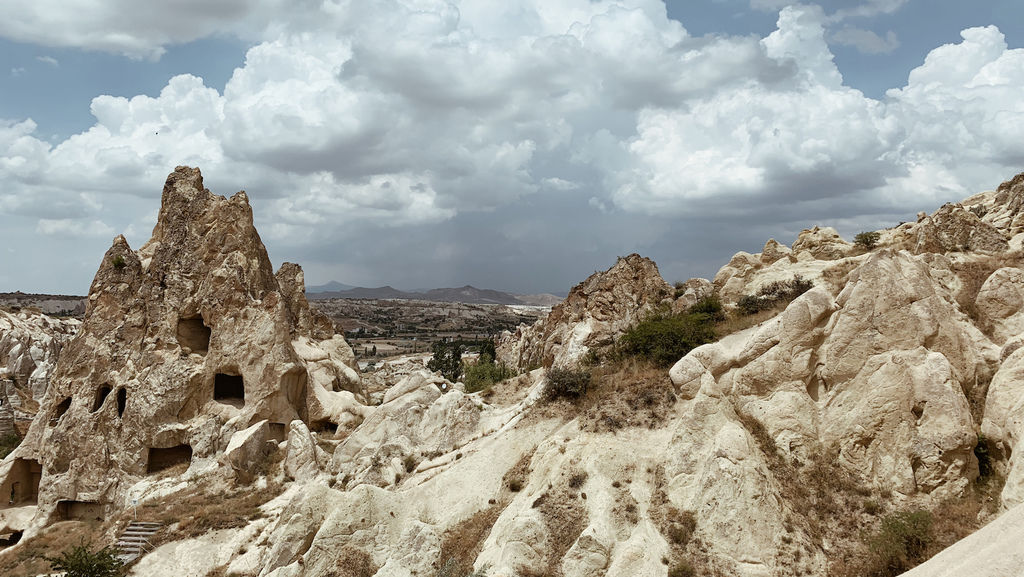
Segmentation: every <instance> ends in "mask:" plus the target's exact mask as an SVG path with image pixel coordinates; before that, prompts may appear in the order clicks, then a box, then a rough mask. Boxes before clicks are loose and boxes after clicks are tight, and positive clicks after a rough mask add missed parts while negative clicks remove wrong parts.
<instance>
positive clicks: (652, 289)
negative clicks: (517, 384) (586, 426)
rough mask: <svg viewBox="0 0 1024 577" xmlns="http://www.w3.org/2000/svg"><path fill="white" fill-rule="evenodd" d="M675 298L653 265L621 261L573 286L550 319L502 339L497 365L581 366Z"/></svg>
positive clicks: (646, 261)
mask: <svg viewBox="0 0 1024 577" xmlns="http://www.w3.org/2000/svg"><path fill="white" fill-rule="evenodd" d="M672 294H673V291H672V287H671V286H669V284H668V283H667V282H665V279H663V278H661V274H660V273H659V272H658V266H657V265H656V264H654V261H652V260H650V259H648V258H644V257H642V256H640V255H638V254H631V255H629V256H626V257H621V258H619V260H618V262H616V263H615V266H613V267H611V268H610V269H608V270H606V271H604V272H598V273H594V274H593V275H591V276H590V277H589V278H587V280H585V281H583V282H581V283H580V284H578V285H576V286H574V287H573V288H572V290H571V291H569V296H568V297H566V299H565V300H564V301H562V303H561V304H559V305H557V306H556V307H554V308H553V309H551V313H550V314H548V316H547V318H545V319H542V320H540V321H538V322H537V323H535V324H534V325H532V326H524V325H520V326H519V328H518V329H517V330H516V332H515V333H514V334H505V335H503V336H502V337H501V338H500V339H499V341H498V349H497V353H498V360H500V361H501V362H504V363H505V364H507V365H508V366H510V367H514V368H517V369H520V370H522V369H526V368H532V367H540V366H545V367H550V366H568V365H573V364H576V363H579V361H580V360H582V359H583V358H584V357H585V356H586V355H587V353H588V352H589V351H590V350H596V349H600V348H605V347H608V346H610V345H612V344H613V343H614V342H615V339H616V338H617V337H618V336H620V335H622V333H623V332H624V331H625V330H626V329H628V328H629V327H630V326H632V325H634V324H636V323H637V322H638V321H639V320H640V319H642V318H643V317H644V315H645V314H647V313H648V312H650V311H651V310H652V309H653V308H654V307H655V306H657V305H658V304H660V303H662V302H667V303H671V302H672V301H671V297H672Z"/></svg>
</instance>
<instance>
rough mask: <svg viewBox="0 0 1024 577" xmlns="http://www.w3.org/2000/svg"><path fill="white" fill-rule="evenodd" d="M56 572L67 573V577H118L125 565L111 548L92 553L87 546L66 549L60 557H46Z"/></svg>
mask: <svg viewBox="0 0 1024 577" xmlns="http://www.w3.org/2000/svg"><path fill="white" fill-rule="evenodd" d="M45 559H46V560H47V561H49V562H50V567H51V568H52V569H53V570H54V571H65V572H66V573H65V577H116V576H117V575H120V574H121V569H122V567H124V563H122V562H121V560H120V559H118V558H117V552H116V551H114V550H113V549H111V548H110V547H104V548H102V549H100V550H98V551H92V550H90V549H89V547H88V546H87V545H85V544H82V545H78V546H75V547H72V548H71V549H66V550H64V552H62V553H61V554H60V556H58V557H45Z"/></svg>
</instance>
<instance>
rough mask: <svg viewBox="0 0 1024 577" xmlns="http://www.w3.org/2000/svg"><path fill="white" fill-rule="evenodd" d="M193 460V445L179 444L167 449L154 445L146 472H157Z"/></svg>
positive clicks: (150, 451)
mask: <svg viewBox="0 0 1024 577" xmlns="http://www.w3.org/2000/svg"><path fill="white" fill-rule="evenodd" d="M191 462H192V447H191V446H190V445H178V446H177V447H168V448H166V449H161V448H156V447H153V448H151V449H150V450H149V461H147V462H146V473H147V474H148V473H156V472H159V471H163V470H164V469H170V468H171V467H173V466H175V465H180V464H182V463H191Z"/></svg>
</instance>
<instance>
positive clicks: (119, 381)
mask: <svg viewBox="0 0 1024 577" xmlns="http://www.w3.org/2000/svg"><path fill="white" fill-rule="evenodd" d="M1022 198H1024V176H1022V177H1018V178H1016V179H1014V180H1013V181H1011V182H1010V183H1006V184H1004V185H1002V186H1000V187H999V189H997V191H994V192H990V193H983V194H981V195H976V196H974V197H971V198H970V199H967V200H965V201H964V202H963V203H961V204H957V205H946V206H944V207H942V208H940V209H939V210H938V211H937V212H936V213H935V214H933V215H931V216H928V215H923V216H922V217H921V218H920V219H919V220H918V222H915V223H904V224H901V225H899V226H897V227H895V228H893V229H888V230H886V231H882V233H881V234H880V241H879V246H878V247H877V248H873V249H870V250H869V249H868V248H867V247H860V246H855V245H853V244H850V243H848V242H846V241H844V240H843V239H841V238H839V236H838V234H837V233H835V231H834V230H832V229H829V228H822V227H815V228H812V229H808V230H806V231H804V232H802V233H801V234H800V236H799V237H798V239H797V242H795V243H794V245H793V247H792V248H788V247H785V246H783V245H781V244H779V243H778V242H776V241H769V242H768V243H767V244H766V245H765V247H764V249H763V251H762V252H761V253H759V254H747V253H739V254H737V255H736V256H734V257H733V258H732V259H731V260H730V262H729V263H728V264H727V265H726V266H725V267H723V268H722V269H721V270H720V271H719V273H718V275H716V277H715V281H714V283H713V284H712V283H710V282H708V281H701V280H699V279H694V280H693V281H690V282H688V283H685V284H684V285H682V286H681V287H679V288H678V289H677V290H673V289H672V287H670V286H669V285H668V284H667V283H665V281H664V280H663V279H662V278H661V276H660V274H659V273H658V270H657V267H656V266H655V265H654V263H653V262H651V261H650V260H648V259H645V258H642V257H640V256H638V255H630V256H628V257H625V258H620V259H619V260H618V262H617V263H616V264H615V265H614V266H613V267H611V268H610V269H609V270H608V271H605V272H600V273H596V274H595V275H593V276H591V277H590V278H588V279H587V280H586V281H584V282H583V283H581V284H580V285H578V286H576V287H575V288H573V290H572V291H571V292H570V294H569V296H568V298H567V299H566V300H565V301H564V302H563V303H562V304H560V305H558V306H557V307H555V308H554V309H553V310H552V312H551V314H550V315H549V316H548V317H547V318H546V319H543V320H541V321H538V322H537V323H536V324H535V325H533V326H530V327H526V326H521V327H520V328H519V329H518V331H517V332H516V333H515V334H506V335H504V336H503V337H502V339H501V342H500V343H499V347H498V353H499V359H500V360H504V362H506V363H508V364H509V365H510V366H515V367H517V368H519V369H533V370H530V371H529V372H525V371H524V372H523V373H522V374H520V375H519V376H517V377H515V378H513V379H510V380H507V381H504V382H502V383H499V384H497V385H495V386H494V388H493V389H491V390H490V391H489V392H487V393H474V394H466V393H464V392H463V391H462V390H460V389H459V388H458V387H453V386H451V383H448V382H447V381H444V380H443V379H441V378H440V377H438V376H437V375H434V374H431V373H430V372H429V371H426V370H423V369H422V367H421V366H419V364H418V363H404V364H402V365H401V366H399V365H396V366H395V367H392V368H391V369H388V370H385V371H382V372H381V374H380V375H378V378H379V379H381V380H380V381H379V382H375V383H374V385H373V393H374V400H375V402H374V403H373V405H372V406H371V405H366V404H364V402H365V395H364V393H363V389H362V388H361V385H360V382H359V379H358V375H357V374H356V373H355V371H354V370H353V369H354V367H353V364H352V358H351V351H349V350H348V347H347V345H346V344H345V342H344V340H342V339H341V338H340V337H336V336H333V335H332V334H331V330H330V327H329V324H328V323H326V322H325V321H324V320H323V319H322V318H321V317H320V316H319V315H317V314H315V313H314V312H312V311H310V309H309V307H308V305H307V304H306V302H305V299H304V298H303V297H302V292H303V291H302V285H303V281H302V274H301V270H300V269H299V268H298V267H297V266H295V265H289V264H286V265H283V266H282V267H281V269H280V270H279V271H278V273H277V274H276V275H275V274H273V272H272V271H271V269H270V265H269V260H268V258H267V255H266V252H265V250H264V249H263V247H262V244H260V242H259V237H258V235H257V234H256V232H255V230H254V229H253V228H252V217H251V213H250V210H249V207H248V203H247V202H246V200H245V197H244V194H242V193H239V195H236V196H235V197H233V198H232V199H230V200H228V199H223V198H218V197H214V196H213V195H211V194H209V193H208V192H207V191H205V189H203V187H202V182H201V178H200V176H199V173H198V171H196V170H192V169H185V168H181V169H178V170H176V171H175V173H174V174H172V175H171V177H170V178H169V179H168V183H167V186H166V187H165V190H164V199H163V205H162V208H161V214H160V220H159V224H158V225H157V227H156V229H155V230H154V235H153V239H152V240H151V241H150V242H149V243H147V244H146V245H145V246H144V247H143V248H142V249H140V250H139V251H138V252H134V251H132V250H131V249H129V248H128V246H127V244H126V243H125V242H124V239H123V238H118V239H117V240H116V241H115V244H114V247H113V248H112V249H111V250H110V251H108V253H107V255H106V256H105V257H104V261H103V265H102V266H101V268H100V271H99V272H98V273H97V277H96V281H95V282H94V284H93V287H92V289H91V291H90V297H89V310H88V311H87V315H86V319H85V321H84V323H83V325H82V328H81V330H80V331H79V334H78V335H77V336H76V337H75V339H74V340H73V341H72V342H71V343H70V344H69V345H68V346H67V347H66V348H65V350H64V352H63V353H62V354H61V357H60V360H59V362H58V366H57V369H56V371H55V372H54V374H53V377H52V379H51V386H50V388H49V390H48V392H47V393H46V395H45V397H44V399H43V402H42V409H41V412H40V415H39V416H38V417H37V418H36V419H35V420H34V421H33V423H32V426H31V428H30V430H29V434H28V436H27V438H26V439H25V443H24V444H23V445H22V447H20V448H19V449H18V450H17V451H16V452H15V453H14V454H13V455H12V456H10V457H8V458H7V459H6V460H5V461H4V462H3V464H2V465H0V479H2V481H3V483H4V484H3V485H2V486H0V490H3V491H5V492H6V491H11V490H12V489H14V491H13V493H14V498H12V500H15V501H17V503H16V504H21V503H22V502H27V501H30V499H29V498H28V495H29V493H30V491H26V490H25V489H24V488H23V487H24V486H25V485H31V483H32V482H33V480H35V481H38V482H39V491H38V493H39V495H38V504H31V505H27V506H22V507H13V508H12V507H9V508H7V509H5V510H3V511H0V519H4V520H5V523H6V526H7V527H8V528H10V529H14V528H16V527H24V528H26V529H27V530H26V537H25V540H23V542H22V543H20V544H18V545H16V546H15V547H14V548H13V549H15V550H16V549H17V548H20V547H27V546H29V545H30V544H31V543H32V539H31V537H32V531H34V530H37V529H38V528H40V527H42V526H43V525H44V524H46V523H47V522H49V521H52V520H56V519H58V518H62V517H75V516H76V514H80V513H81V512H82V511H89V512H93V511H95V510H96V509H97V508H99V509H101V510H102V511H103V512H107V513H109V512H114V513H116V512H118V511H119V510H121V509H123V508H124V506H123V503H124V500H125V499H126V498H127V497H133V496H138V497H139V498H140V499H141V500H142V501H143V502H149V503H163V504H164V506H166V507H173V506H174V503H173V500H174V499H175V498H176V496H177V495H178V494H179V493H180V492H183V491H184V490H185V489H183V487H188V488H189V490H194V491H200V492H201V493H202V494H204V495H208V496H210V495H215V496H216V497H212V498H216V499H221V498H224V499H232V498H240V497H238V495H239V494H241V495H246V494H248V493H249V492H253V491H258V490H266V491H271V493H272V494H271V495H270V497H268V499H269V500H266V502H264V503H262V504H261V505H259V508H258V514H255V515H253V516H252V517H251V518H250V519H249V521H248V522H247V523H243V524H241V525H230V526H228V527H226V528H223V529H219V530H215V531H209V532H206V533H205V534H203V533H200V534H198V535H195V534H193V535H188V536H176V538H174V539H169V542H167V543H165V544H163V545H162V546H160V547H159V548H158V549H157V550H156V551H154V552H153V553H151V554H149V555H147V556H145V557H143V558H142V559H141V560H140V561H139V563H138V564H137V565H135V566H134V567H133V568H132V573H131V575H135V576H138V577H141V576H143V575H145V576H147V577H152V576H157V577H161V576H171V575H174V576H178V575H181V574H183V573H184V572H185V571H190V572H191V573H190V574H193V575H197V576H198V575H202V576H204V577H205V576H208V575H216V574H241V575H258V576H260V577H302V576H310V577H312V576H317V577H319V576H323V575H331V574H332V572H336V571H339V568H344V569H345V570H346V571H348V572H349V573H352V572H357V573H358V574H365V575H376V576H377V577H392V576H394V577H398V576H401V577H406V576H409V575H437V574H444V575H455V574H456V572H458V575H460V577H461V575H465V574H467V573H469V572H470V571H472V570H473V569H481V568H483V567H487V568H488V573H487V574H488V575H489V576H490V577H513V576H516V575H523V574H535V575H536V574H558V575H562V576H563V577H583V576H591V575H597V576H604V577H619V576H633V575H665V574H666V572H667V571H668V566H675V565H676V564H679V563H681V562H683V561H693V563H694V564H695V565H697V566H698V567H699V569H700V570H701V571H705V572H707V573H709V574H714V572H715V571H718V572H719V573H720V574H727V575H739V576H742V577H768V576H789V575H825V574H828V572H829V571H830V564H831V563H833V562H835V561H837V559H838V557H841V556H842V554H843V552H844V551H847V550H848V548H849V547H850V546H852V545H851V544H856V543H859V540H860V538H861V535H862V534H865V533H866V532H867V531H869V530H870V529H871V528H872V527H873V526H876V525H877V524H878V518H877V517H876V516H875V513H871V512H868V510H867V509H868V508H869V507H868V505H869V504H873V506H872V508H882V509H884V510H887V511H893V510H897V509H899V508H906V507H936V506H938V504H940V503H943V502H945V501H946V500H947V499H956V498H959V497H960V496H962V495H964V494H967V493H969V492H970V491H969V487H970V485H971V483H972V482H973V481H974V480H975V479H976V478H977V477H978V475H979V461H978V459H977V458H976V454H975V450H976V448H977V447H978V444H979V442H980V441H979V436H978V433H979V431H980V432H981V433H983V435H984V437H985V438H986V440H985V443H986V445H985V446H986V447H991V453H990V455H991V459H992V464H993V466H994V467H995V468H996V469H999V470H1000V471H1003V472H1005V473H1006V474H1007V477H1008V480H1007V482H1006V485H1005V488H1004V489H1003V491H1002V496H1001V502H1000V503H999V505H1000V506H1001V507H1003V508H1004V509H1010V510H1009V513H1007V514H1006V515H1004V517H1002V518H1000V519H998V520H997V521H996V523H997V524H999V530H1000V531H1002V533H1000V535H1003V534H1005V535H1013V536H1016V535H1017V534H1018V533H1019V532H1020V531H1019V529H1020V527H1019V525H1020V506H1019V505H1018V506H1016V507H1015V508H1012V507H1014V506H1015V504H1017V503H1021V502H1022V501H1024V458H1021V457H1020V454H1022V453H1024V451H1021V450H1020V445H1019V443H1020V439H1021V438H1022V435H1024V401H1022V399H1024V390H1022V387H1021V385H1020V383H1021V382H1024V347H1022V346H1021V344H1024V334H1022V330H1024V324H1022V322H1024V316H1022V315H1024V313H1022V312H1021V307H1022V305H1024V288H1022V282H1024V281H1022V280H1021V278H1020V270H1021V269H1020V265H1021V263H1022V258H1021V253H1020V246H1021V240H1022V239H1024V237H1022V236H1021V235H1022V233H1021V230H1022V228H1024V226H1022V224H1024V221H1022V218H1024V217H1021V216H1020V212H1021V207H1022V206H1024V200H1022ZM979 207H980V208H979ZM795 276H801V277H803V278H805V279H809V280H811V281H812V282H813V283H814V285H815V286H814V287H813V288H812V289H811V290H809V291H807V292H805V293H803V294H802V295H800V296H799V297H797V298H795V299H794V300H792V301H791V302H789V303H788V304H785V305H779V312H778V314H776V316H775V317H774V318H769V319H767V320H764V321H763V322H760V323H759V324H753V323H751V325H752V326H749V328H746V329H742V330H737V332H735V333H733V334H729V335H727V336H724V338H722V339H720V340H719V341H718V342H715V343H711V344H707V345H704V346H701V347H699V348H697V349H694V350H693V351H691V352H690V353H689V354H687V355H686V356H685V357H683V358H682V359H680V360H679V361H678V362H677V363H676V364H675V366H673V367H672V369H671V370H670V371H668V374H667V375H666V374H665V372H663V371H655V370H653V369H651V370H650V371H649V372H642V371H643V370H642V369H636V370H638V371H641V372H640V373H629V372H628V370H627V369H626V368H623V367H617V368H616V367H614V366H607V365H606V366H602V367H599V368H598V369H595V372H596V374H597V375H598V376H599V377H600V378H602V379H603V381H602V382H601V385H600V388H598V389H597V390H596V392H594V396H591V397H588V398H587V399H586V402H581V403H577V404H574V403H571V402H568V401H552V400H550V399H549V398H547V397H546V396H545V394H544V388H545V385H546V380H547V370H548V369H549V368H551V367H565V366H572V365H579V364H581V362H582V361H584V360H585V359H586V360H587V361H588V362H589V361H593V356H597V355H589V354H588V353H590V352H591V351H594V352H598V353H600V352H602V351H604V350H605V349H606V348H608V347H610V346H612V345H613V344H614V341H615V339H617V338H618V337H619V336H621V335H622V334H623V333H624V332H625V331H626V330H628V329H629V328H630V327H632V326H633V325H634V324H635V323H636V322H638V321H639V320H640V319H642V318H643V317H644V315H646V314H647V313H648V312H649V311H651V310H653V309H654V308H655V307H660V306H664V307H666V309H669V308H671V309H672V310H676V311H680V310H683V309H685V308H686V307H687V306H689V305H691V304H692V303H693V302H696V300H697V299H699V298H701V297H702V296H704V295H706V294H708V293H709V292H715V293H717V295H718V296H719V297H720V298H721V299H722V300H723V301H724V302H725V303H726V304H727V305H729V306H732V305H733V303H735V302H736V301H737V300H738V299H739V298H741V297H742V296H743V295H750V294H755V293H756V292H757V291H758V290H759V289H760V288H761V287H764V286H766V285H768V284H769V283H775V282H777V281H788V280H790V279H792V278H794V277H795ZM759 318H763V317H759ZM588 357H590V358H588ZM534 367H539V368H534ZM614 371H618V372H614ZM595 378H598V377H595ZM376 401H379V404H377V402H376ZM653 406H657V407H658V408H659V410H660V411H661V412H660V413H659V416H658V418H657V419H656V420H653V421H651V422H649V423H648V424H646V425H645V426H643V427H640V426H632V425H627V426H624V425H622V423H623V422H626V420H624V419H621V418H620V417H622V416H623V415H622V414H620V413H622V412H627V411H630V412H636V413H640V412H643V411H647V410H649V409H651V407H653ZM268 453H273V454H275V455H277V457H279V458H276V460H270V459H268V458H267V457H266V455H267V454H268ZM186 456H187V458H186ZM185 461H188V463H189V464H188V466H187V469H186V468H185V465H184V462H185ZM176 463H181V466H180V467H179V468H178V469H175V470H173V472H172V473H165V474H169V475H171V478H170V479H169V480H167V481H160V480H158V478H159V475H157V476H152V473H153V471H154V470H155V469H162V468H164V467H172V468H173V467H174V466H175V464H176ZM257 465H258V466H257ZM246 474H248V475H250V476H252V477H258V479H257V480H255V481H253V482H252V483H251V484H247V485H245V486H244V487H240V485H238V483H236V482H235V481H234V480H233V479H234V478H235V477H238V478H241V477H242V476H245V475H246ZM154 479H156V480H154ZM182 481H187V482H186V483H182ZM14 483H20V485H18V486H15V485H14ZM225 487H229V488H232V487H233V491H232V490H230V489H228V490H225ZM259 488H262V489H259ZM883 495H884V497H883ZM878 500H881V501H878ZM90 507H91V508H90ZM26 512H27V513H28V514H27V515H26ZM122 513H123V511H122ZM982 517H983V515H982ZM972 522H973V520H972ZM19 523H20V525H19ZM873 524H874V525H873ZM989 539H990V540H984V542H982V541H981V539H980V538H979V539H975V540H973V541H970V542H966V544H964V545H962V546H957V547H960V549H959V551H961V552H960V553H956V552H954V553H951V555H964V554H965V553H963V552H962V550H963V548H965V547H967V548H971V549H973V550H975V551H978V552H979V553H984V552H985V551H987V550H989V549H991V550H993V551H1003V550H1004V548H1005V549H1006V550H1011V549H1012V546H1013V545H1014V544H1015V543H1016V542H1015V541H1011V540H1009V539H1003V538H1002V537H1000V536H999V535H997V536H995V537H991V538H989ZM988 545H991V547H989V546H988ZM954 549H955V548H954ZM954 549H951V551H954ZM5 556H9V555H8V554H7V553H0V562H2V561H3V560H4V558H5ZM941 557H942V555H940V557H939V558H936V560H938V559H940V558H941ZM182 559H189V560H190V561H189V563H190V564H189V566H188V567H185V566H184V565H183V563H182ZM943 563H945V565H942V566H939V567H938V568H936V566H935V563H934V562H933V563H931V564H929V565H930V567H929V566H924V567H922V568H921V569H920V570H919V571H918V573H919V574H921V575H942V574H955V573H950V572H948V571H946V572H944V569H943V568H944V567H969V565H964V564H962V563H960V564H958V563H959V558H958V557H954V558H953V559H950V560H947V561H944V562H943ZM680 566H682V567H684V568H685V566H684V565H680ZM960 572H961V573H962V572H963V571H962V570H961V571H960ZM988 574H994V573H991V572H990V573H988Z"/></svg>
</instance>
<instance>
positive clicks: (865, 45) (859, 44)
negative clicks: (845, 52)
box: [830, 27, 900, 54]
mask: <svg viewBox="0 0 1024 577" xmlns="http://www.w3.org/2000/svg"><path fill="white" fill-rule="evenodd" d="M830 40H831V41H832V42H833V43H835V44H840V45H842V46H852V47H854V48H856V49H857V50H858V51H860V52H862V53H864V54H888V53H890V52H893V51H894V50H896V49H897V48H899V47H900V40H899V38H897V36H896V33H895V32H893V31H892V30H890V31H888V32H886V34H885V38H882V37H881V36H879V35H878V34H877V33H876V32H874V31H872V30H865V29H863V28H853V27H844V28H843V29H841V30H837V31H836V32H833V33H832V35H831V37H830Z"/></svg>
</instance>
